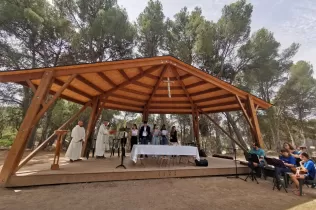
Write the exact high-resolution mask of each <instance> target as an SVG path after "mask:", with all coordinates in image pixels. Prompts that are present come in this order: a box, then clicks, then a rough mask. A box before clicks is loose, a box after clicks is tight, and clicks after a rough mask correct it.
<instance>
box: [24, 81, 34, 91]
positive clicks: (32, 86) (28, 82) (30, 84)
mask: <svg viewBox="0 0 316 210" xmlns="http://www.w3.org/2000/svg"><path fill="white" fill-rule="evenodd" d="M26 83H27V85H28V86H29V87H30V88H31V90H32V91H33V93H35V92H36V87H35V86H34V84H33V83H32V82H31V80H29V79H27V80H26Z"/></svg>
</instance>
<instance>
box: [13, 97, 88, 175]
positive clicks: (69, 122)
mask: <svg viewBox="0 0 316 210" xmlns="http://www.w3.org/2000/svg"><path fill="white" fill-rule="evenodd" d="M89 105H90V102H89V103H86V104H85V105H84V106H83V107H82V108H81V109H80V110H79V111H78V112H77V113H76V114H74V115H73V116H72V117H71V118H70V119H68V120H67V121H66V122H65V123H64V124H63V125H62V126H60V127H59V128H58V129H57V130H64V129H66V127H67V126H68V125H69V124H71V123H72V122H73V121H74V120H75V119H77V118H78V116H79V115H80V114H81V113H82V112H83V111H84V110H85V109H86V108H87V107H88V106H89ZM54 137H55V133H53V134H52V135H50V136H49V137H48V138H47V139H46V140H45V141H43V142H42V143H41V144H40V145H38V146H37V147H36V149H34V150H33V151H32V152H31V153H30V154H29V155H28V156H26V157H25V158H24V159H23V160H22V161H21V162H20V164H19V166H18V168H17V170H16V171H18V170H19V169H20V168H22V167H23V166H24V165H25V164H26V163H27V162H29V161H30V160H31V159H32V158H33V157H34V156H35V155H36V154H37V153H38V152H39V151H40V150H42V149H43V148H44V147H45V146H46V145H47V144H48V143H49V142H50V141H52V140H53V139H54Z"/></svg>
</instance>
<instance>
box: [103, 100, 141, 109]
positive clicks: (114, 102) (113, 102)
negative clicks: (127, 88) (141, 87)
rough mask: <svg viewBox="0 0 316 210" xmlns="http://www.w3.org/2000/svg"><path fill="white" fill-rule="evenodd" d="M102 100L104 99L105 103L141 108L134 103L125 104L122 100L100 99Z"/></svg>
mask: <svg viewBox="0 0 316 210" xmlns="http://www.w3.org/2000/svg"><path fill="white" fill-rule="evenodd" d="M102 101H104V102H105V103H106V104H117V105H121V106H128V107H134V108H143V107H141V106H139V105H136V104H128V105H126V103H124V102H119V101H113V100H109V99H106V100H102Z"/></svg>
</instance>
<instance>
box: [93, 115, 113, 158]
mask: <svg viewBox="0 0 316 210" xmlns="http://www.w3.org/2000/svg"><path fill="white" fill-rule="evenodd" d="M108 125H109V122H107V121H105V122H104V123H103V124H102V125H101V126H100V128H99V132H98V136H97V140H96V143H95V156H96V158H97V159H99V158H105V157H104V153H105V151H108V150H110V145H109V130H108Z"/></svg>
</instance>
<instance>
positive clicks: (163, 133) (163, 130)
mask: <svg viewBox="0 0 316 210" xmlns="http://www.w3.org/2000/svg"><path fill="white" fill-rule="evenodd" d="M160 135H161V143H160V144H161V145H168V138H167V136H168V131H167V129H166V125H165V124H163V125H162V126H161V130H160Z"/></svg>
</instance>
